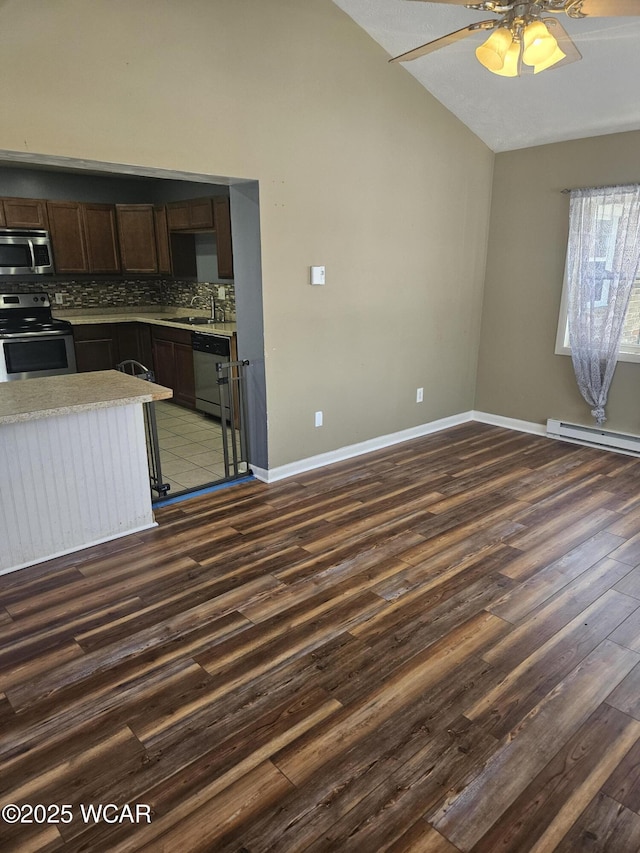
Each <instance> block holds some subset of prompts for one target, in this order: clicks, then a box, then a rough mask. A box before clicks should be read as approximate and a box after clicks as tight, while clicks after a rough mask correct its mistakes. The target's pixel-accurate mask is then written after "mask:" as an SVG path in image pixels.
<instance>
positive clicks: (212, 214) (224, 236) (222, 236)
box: [167, 196, 233, 278]
mask: <svg viewBox="0 0 640 853" xmlns="http://www.w3.org/2000/svg"><path fill="white" fill-rule="evenodd" d="M167 219H168V224H169V231H170V232H172V233H173V232H182V233H198V231H215V234H216V244H217V254H218V276H219V277H220V278H233V246H232V243H231V212H230V207H229V199H228V198H227V197H226V196H215V197H213V198H196V199H188V200H187V201H174V202H171V203H169V204H167ZM175 269H176V264H175V258H174V271H175Z"/></svg>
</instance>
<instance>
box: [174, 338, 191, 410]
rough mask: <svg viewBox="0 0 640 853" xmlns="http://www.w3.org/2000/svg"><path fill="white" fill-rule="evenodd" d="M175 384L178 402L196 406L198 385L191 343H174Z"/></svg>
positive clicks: (175, 395) (175, 394)
mask: <svg viewBox="0 0 640 853" xmlns="http://www.w3.org/2000/svg"><path fill="white" fill-rule="evenodd" d="M173 352H174V363H175V371H176V373H175V383H176V384H175V386H174V389H173V393H174V397H175V401H176V403H180V404H181V405H182V406H188V407H189V408H190V409H195V407H196V385H195V378H194V372H193V349H192V347H191V344H174V345H173Z"/></svg>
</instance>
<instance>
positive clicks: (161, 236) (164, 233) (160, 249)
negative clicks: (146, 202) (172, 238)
mask: <svg viewBox="0 0 640 853" xmlns="http://www.w3.org/2000/svg"><path fill="white" fill-rule="evenodd" d="M153 219H154V224H155V227H156V252H157V255H158V272H159V273H164V274H166V275H171V250H170V248H169V228H168V226H167V209H166V207H165V206H164V205H163V204H158V205H156V206H155V207H154V208H153Z"/></svg>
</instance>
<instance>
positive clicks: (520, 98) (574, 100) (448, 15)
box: [334, 0, 640, 151]
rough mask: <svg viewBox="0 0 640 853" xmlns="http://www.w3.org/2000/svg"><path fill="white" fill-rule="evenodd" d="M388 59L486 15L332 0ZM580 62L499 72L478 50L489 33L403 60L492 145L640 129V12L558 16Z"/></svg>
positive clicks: (405, 1) (379, 0) (403, 2)
mask: <svg viewBox="0 0 640 853" xmlns="http://www.w3.org/2000/svg"><path fill="white" fill-rule="evenodd" d="M334 3H335V4H336V5H337V6H339V7H340V8H341V9H343V10H344V11H345V12H346V13H347V14H348V15H349V16H350V17H351V18H353V20H354V21H355V22H356V23H357V24H358V25H359V26H360V27H362V28H363V29H364V30H365V31H366V32H367V33H368V34H369V35H370V36H371V37H372V38H373V39H375V40H376V41H377V42H378V43H379V44H380V45H381V46H382V47H383V48H384V49H385V50H386V51H387V52H388V53H389V56H390V57H391V56H398V55H399V54H401V53H404V52H405V51H407V50H411V49H412V48H414V47H417V46H418V45H421V44H425V42H428V41H432V40H433V39H436V38H439V37H440V36H443V35H446V34H447V33H450V32H451V31H452V30H457V29H460V28H462V27H464V26H467V25H468V24H470V23H473V22H474V21H481V20H487V19H489V18H491V17H494V16H492V15H491V14H490V13H487V12H476V11H473V10H471V9H466V8H465V7H464V6H450V5H446V4H440V3H438V4H436V3H416V2H409V0H334ZM559 20H560V23H561V24H562V25H563V26H564V28H565V29H566V31H567V32H568V33H569V35H570V36H571V38H572V39H573V41H574V42H575V44H576V46H577V47H578V50H579V51H580V53H581V54H582V60H581V61H580V62H575V63H573V64H571V65H566V66H564V67H561V68H556V69H549V70H547V71H544V72H542V73H541V74H536V75H535V76H534V75H533V74H531V75H526V76H522V77H516V78H506V77H499V76H497V75H495V74H492V73H491V72H490V71H487V70H486V69H485V68H483V67H482V66H481V65H480V64H479V63H478V61H477V59H476V58H475V48H476V47H477V46H478V45H479V44H481V43H482V42H483V41H485V40H486V38H487V34H486V33H482V32H479V33H474V34H472V35H470V36H469V37H468V38H466V39H463V40H462V41H459V42H457V43H456V44H453V45H450V46H449V47H445V48H443V49H442V50H439V51H436V52H434V53H431V54H428V55H427V56H423V57H421V58H420V59H416V60H414V61H413V62H407V63H405V64H404V67H405V68H406V70H407V71H408V72H409V73H411V74H413V76H414V77H415V78H416V79H417V80H419V82H420V83H421V84H422V85H423V86H424V87H425V89H427V90H428V91H429V92H431V94H432V95H434V96H435V97H436V98H437V99H438V100H439V101H440V102H441V103H443V104H444V105H445V106H446V107H447V108H448V109H449V110H450V111H451V112H452V113H453V114H454V115H456V116H457V117H458V118H459V119H460V120H461V121H462V122H464V124H466V125H467V127H469V128H470V129H471V130H472V131H473V132H474V133H475V134H477V136H479V137H480V138H481V139H482V140H483V141H484V142H486V144H487V145H488V146H489V147H490V148H491V149H492V150H493V151H510V150H513V149H516V148H527V147H529V146H531V145H543V144H545V143H548V142H558V141H562V140H567V139H580V138H582V137H586V136H599V135H601V134H604V133H616V132H620V131H626V130H640V95H639V93H638V81H640V17H635V18H585V19H582V20H573V19H570V18H568V17H567V16H566V15H564V14H563V15H560V16H559Z"/></svg>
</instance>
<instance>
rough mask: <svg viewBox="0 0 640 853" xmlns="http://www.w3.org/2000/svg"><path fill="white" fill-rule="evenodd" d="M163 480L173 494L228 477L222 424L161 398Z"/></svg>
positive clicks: (158, 409) (158, 415)
mask: <svg viewBox="0 0 640 853" xmlns="http://www.w3.org/2000/svg"><path fill="white" fill-rule="evenodd" d="M156 422H157V424H158V443H159V445H160V459H161V462H162V479H163V480H164V482H165V483H168V484H169V485H170V486H171V489H170V491H169V495H168V496H169V497H171V496H172V495H174V494H175V493H176V492H183V491H184V490H185V489H194V488H197V487H198V486H205V485H209V484H210V483H214V482H216V481H217V480H222V479H223V478H224V459H223V455H222V427H221V425H220V422H219V421H218V420H216V419H215V418H210V417H208V416H207V415H204V414H202V412H194V411H191V410H190V409H185V408H183V407H182V406H177V405H176V404H175V403H170V402H168V401H165V400H161V401H159V402H157V403H156Z"/></svg>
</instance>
